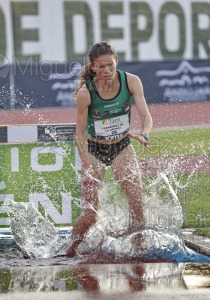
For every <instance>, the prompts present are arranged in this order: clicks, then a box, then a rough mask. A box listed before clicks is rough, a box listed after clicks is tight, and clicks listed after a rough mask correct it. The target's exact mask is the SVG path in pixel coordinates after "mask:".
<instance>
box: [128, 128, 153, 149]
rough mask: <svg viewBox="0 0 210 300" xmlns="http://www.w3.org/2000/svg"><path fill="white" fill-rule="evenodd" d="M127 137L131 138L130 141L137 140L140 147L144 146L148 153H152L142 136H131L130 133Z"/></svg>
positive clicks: (147, 142)
mask: <svg viewBox="0 0 210 300" xmlns="http://www.w3.org/2000/svg"><path fill="white" fill-rule="evenodd" d="M128 136H129V137H131V138H132V139H135V140H137V141H138V142H139V143H141V144H142V145H144V146H145V148H146V149H147V150H148V151H152V149H151V148H150V146H149V141H148V140H146V139H145V138H144V137H143V136H142V135H137V134H132V133H130V132H129V133H128Z"/></svg>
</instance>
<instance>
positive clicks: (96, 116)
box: [86, 70, 132, 140]
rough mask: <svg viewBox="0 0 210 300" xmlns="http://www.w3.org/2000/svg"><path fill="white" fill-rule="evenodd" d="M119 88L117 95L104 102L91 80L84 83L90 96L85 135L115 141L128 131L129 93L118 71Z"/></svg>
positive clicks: (125, 81)
mask: <svg viewBox="0 0 210 300" xmlns="http://www.w3.org/2000/svg"><path fill="white" fill-rule="evenodd" d="M117 72H118V76H119V80H120V88H119V91H118V94H117V95H116V96H115V97H114V98H112V99H108V100H105V99H103V98H101V97H100V95H99V93H98V91H97V89H96V87H95V84H94V81H93V78H91V79H88V80H87V81H86V86H87V89H88V90H89V92H90V96H91V105H90V106H89V108H88V120H87V133H88V134H89V135H90V136H92V137H94V138H97V139H99V140H112V139H117V138H119V137H121V136H123V135H125V134H126V133H128V131H129V126H130V112H131V96H132V95H131V93H130V92H129V89H128V84H127V77H126V73H125V72H124V71H121V70H118V71H117Z"/></svg>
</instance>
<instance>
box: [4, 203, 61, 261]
mask: <svg viewBox="0 0 210 300" xmlns="http://www.w3.org/2000/svg"><path fill="white" fill-rule="evenodd" d="M4 206H5V207H6V208H7V212H8V214H9V216H10V219H11V225H10V226H11V232H12V234H13V236H14V239H15V241H16V243H17V245H18V246H19V247H20V248H21V249H22V250H23V252H24V253H25V255H27V256H29V257H34V258H38V257H41V258H48V257H52V256H54V255H56V254H57V253H58V251H60V250H61V248H62V247H63V246H64V244H63V242H64V241H62V240H61V238H60V237H59V235H57V231H56V229H55V228H54V226H53V224H52V223H51V222H50V221H49V220H48V219H47V217H46V216H45V217H43V216H42V215H41V214H40V213H39V212H38V211H37V209H36V208H35V206H34V204H33V203H31V202H15V201H13V200H10V199H6V200H5V201H4Z"/></svg>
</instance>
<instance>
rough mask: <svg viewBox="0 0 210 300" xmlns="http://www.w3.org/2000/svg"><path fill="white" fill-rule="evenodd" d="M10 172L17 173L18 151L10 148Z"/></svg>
mask: <svg viewBox="0 0 210 300" xmlns="http://www.w3.org/2000/svg"><path fill="white" fill-rule="evenodd" d="M11 172H19V149H18V148H16V147H15V148H11Z"/></svg>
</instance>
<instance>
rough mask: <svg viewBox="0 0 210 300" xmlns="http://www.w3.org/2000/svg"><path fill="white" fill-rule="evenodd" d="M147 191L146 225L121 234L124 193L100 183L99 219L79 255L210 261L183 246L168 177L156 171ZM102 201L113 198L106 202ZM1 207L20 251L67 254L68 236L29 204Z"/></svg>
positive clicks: (123, 229)
mask: <svg viewBox="0 0 210 300" xmlns="http://www.w3.org/2000/svg"><path fill="white" fill-rule="evenodd" d="M110 184H112V188H110ZM158 185H160V186H163V185H165V188H167V189H168V193H167V196H165V197H164V198H161V197H158V195H157V191H156V190H157V188H158ZM150 190H151V193H150V195H147V196H146V197H145V203H144V206H145V215H146V224H145V229H144V230H142V231H137V232H134V233H132V234H126V228H127V226H128V222H129V221H128V220H129V216H128V211H129V210H128V203H127V199H126V197H125V196H124V195H120V197H119V191H117V183H114V182H112V183H110V182H109V183H108V184H107V183H105V184H104V186H103V189H102V190H101V195H100V196H101V197H100V198H101V208H100V210H99V211H98V212H97V214H98V221H97V223H96V224H95V225H94V226H92V228H91V229H90V230H89V232H88V234H87V236H86V238H85V240H84V241H83V242H82V243H81V245H80V247H79V254H80V255H82V254H84V253H85V254H87V253H89V254H97V253H98V254H100V253H101V255H104V253H105V254H107V255H112V256H114V257H115V258H122V259H128V260H129V259H132V258H137V259H140V260H144V261H145V260H146V261H154V260H161V261H176V262H188V261H191V262H192V261H196V262H197V261H202V262H210V259H209V258H208V257H205V256H203V255H201V254H198V253H196V252H194V251H192V250H191V249H189V248H187V247H186V246H185V244H184V242H183V240H182V237H181V226H182V222H183V215H182V209H181V206H180V203H179V200H178V198H177V195H176V193H175V191H174V190H173V188H172V186H171V184H170V183H169V180H168V177H167V176H166V175H165V174H163V173H160V174H159V175H158V177H157V178H156V179H155V180H154V181H153V182H152V183H151V184H150ZM110 191H111V194H110ZM107 199H112V201H110V202H108V201H107ZM119 199H120V200H119ZM4 205H5V206H6V207H7V209H8V213H9V216H10V218H11V231H12V233H13V236H14V238H15V241H16V243H17V244H18V245H19V246H20V248H21V249H22V250H23V251H24V253H26V254H27V255H29V256H30V257H34V258H39V257H42V258H49V257H53V256H56V255H60V254H65V253H66V249H67V247H68V244H69V243H70V237H69V238H66V239H63V238H61V237H60V236H59V235H58V234H57V231H56V229H55V228H54V226H53V224H52V223H51V222H50V221H49V220H48V219H47V217H45V218H44V217H43V216H42V215H41V214H40V213H39V212H38V211H37V210H36V208H35V206H34V205H33V204H32V203H23V202H19V203H18V202H14V201H12V200H10V199H6V200H5V203H4Z"/></svg>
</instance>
